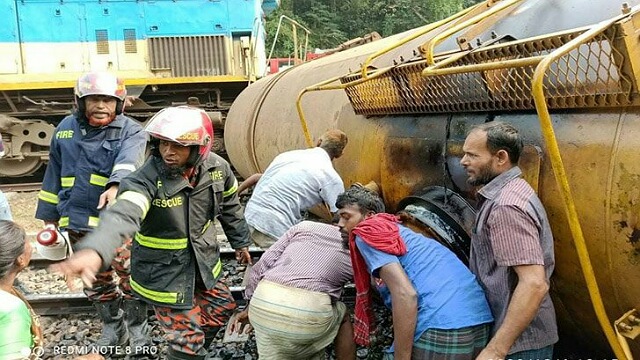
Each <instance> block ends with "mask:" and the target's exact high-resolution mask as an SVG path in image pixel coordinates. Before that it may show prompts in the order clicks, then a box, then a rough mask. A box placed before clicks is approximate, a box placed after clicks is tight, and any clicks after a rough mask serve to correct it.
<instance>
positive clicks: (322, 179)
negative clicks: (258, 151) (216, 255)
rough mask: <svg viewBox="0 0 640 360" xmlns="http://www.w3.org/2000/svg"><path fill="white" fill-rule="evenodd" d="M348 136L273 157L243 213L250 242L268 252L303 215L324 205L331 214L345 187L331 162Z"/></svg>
mask: <svg viewBox="0 0 640 360" xmlns="http://www.w3.org/2000/svg"><path fill="white" fill-rule="evenodd" d="M347 142H348V139H347V135H346V134H345V133H344V132H342V131H340V130H335V129H334V130H329V131H327V132H326V133H324V134H323V135H322V136H321V137H320V139H319V140H318V143H317V144H316V147H315V148H311V149H305V150H293V151H287V152H285V153H282V154H280V155H278V156H276V158H275V159H273V161H272V162H271V164H269V167H267V170H265V172H264V173H263V174H262V176H261V177H260V180H259V181H258V184H257V185H256V188H255V189H254V191H253V195H252V196H251V199H250V200H249V203H248V204H247V207H246V209H245V219H246V221H247V224H248V225H249V230H250V232H251V238H252V240H253V241H254V242H255V243H256V244H257V245H258V246H260V247H263V248H268V247H269V246H271V245H272V244H273V243H274V242H275V241H276V240H278V238H279V237H280V236H282V235H283V234H284V233H285V232H286V231H287V230H289V228H290V227H291V226H293V225H295V224H297V223H299V222H300V221H302V212H303V211H306V210H308V209H310V208H312V207H313V206H315V205H317V204H322V203H324V204H326V205H327V207H328V209H329V210H330V211H331V212H332V213H333V212H335V211H336V210H337V209H336V207H335V202H336V199H337V197H338V195H339V194H341V193H343V192H344V183H343V182H342V179H341V178H340V176H339V175H338V173H337V172H336V170H335V169H334V168H333V164H332V163H331V161H332V160H333V159H337V158H339V157H340V156H341V155H342V152H343V150H344V148H345V146H346V145H347Z"/></svg>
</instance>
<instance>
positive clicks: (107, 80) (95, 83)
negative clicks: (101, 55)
mask: <svg viewBox="0 0 640 360" xmlns="http://www.w3.org/2000/svg"><path fill="white" fill-rule="evenodd" d="M74 92H75V95H76V106H77V107H78V110H79V111H80V113H82V114H84V110H85V107H84V101H80V100H81V99H83V98H84V97H86V96H90V95H105V96H111V97H114V98H116V100H118V105H117V106H116V114H117V115H120V114H122V110H123V108H124V99H125V97H126V96H127V89H126V88H125V87H124V81H123V80H122V79H120V78H118V77H116V76H115V75H113V74H111V73H108V72H97V71H96V72H89V73H86V74H83V75H81V76H80V77H79V78H78V82H77V83H76V87H75V89H74Z"/></svg>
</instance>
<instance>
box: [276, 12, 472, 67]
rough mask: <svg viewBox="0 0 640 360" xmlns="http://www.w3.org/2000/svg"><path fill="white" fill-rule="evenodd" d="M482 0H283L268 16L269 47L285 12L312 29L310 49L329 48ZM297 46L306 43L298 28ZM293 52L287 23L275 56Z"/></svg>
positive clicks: (412, 24) (387, 32) (416, 23)
mask: <svg viewBox="0 0 640 360" xmlns="http://www.w3.org/2000/svg"><path fill="white" fill-rule="evenodd" d="M478 2H480V1H479V0H282V1H281V5H280V8H279V9H277V10H276V11H274V12H273V13H271V14H270V15H269V16H268V17H267V27H266V28H267V34H268V40H267V42H268V49H271V44H272V42H273V38H274V36H275V33H276V28H277V26H278V21H279V19H280V16H281V15H286V16H288V17H290V18H292V19H294V20H295V21H297V22H299V23H300V24H301V25H303V26H305V27H307V28H308V29H309V30H311V35H310V37H309V48H308V49H309V50H308V51H312V50H313V49H314V48H320V49H330V48H334V47H336V46H338V45H340V44H341V43H343V42H344V41H347V40H349V39H353V38H357V37H360V36H363V35H365V34H368V33H371V32H373V31H377V32H378V33H379V34H380V35H382V36H389V35H393V34H396V33H399V32H402V31H406V30H409V29H413V28H416V27H419V26H422V25H425V24H427V23H431V22H433V21H437V20H440V19H443V18H445V17H447V16H449V15H452V14H454V13H456V12H458V11H460V10H462V9H464V8H465V7H468V6H471V5H473V4H475V3H478ZM297 35H298V48H299V49H302V47H304V44H305V37H304V32H303V31H302V30H298V34H297ZM293 54H294V41H293V32H292V30H291V25H290V24H289V23H284V22H283V25H282V27H281V29H280V34H279V35H278V39H277V42H276V47H275V50H274V55H273V57H290V56H293Z"/></svg>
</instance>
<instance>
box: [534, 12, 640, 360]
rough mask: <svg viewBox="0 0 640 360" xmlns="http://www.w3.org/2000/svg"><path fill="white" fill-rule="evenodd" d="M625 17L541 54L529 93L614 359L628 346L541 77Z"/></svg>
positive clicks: (626, 356) (624, 356) (626, 353)
mask: <svg viewBox="0 0 640 360" xmlns="http://www.w3.org/2000/svg"><path fill="white" fill-rule="evenodd" d="M637 11H638V9H635V11H634V13H635V12H637ZM628 16H630V15H629V14H624V15H620V16H617V17H615V18H612V19H609V20H606V21H603V22H601V23H599V24H597V25H595V26H593V27H592V28H591V29H589V30H587V31H585V32H584V33H582V34H581V35H580V36H578V37H576V38H575V39H573V40H572V41H570V42H568V43H566V44H565V45H563V46H561V47H559V48H558V49H556V50H555V51H553V52H551V53H550V54H548V55H547V56H545V57H544V59H542V60H541V61H540V63H539V64H538V66H537V67H536V70H535V72H534V74H533V80H532V95H533V98H534V102H535V106H536V112H537V113H538V119H539V120H540V128H541V130H542V136H543V137H544V140H545V143H546V145H547V149H548V151H549V157H550V159H551V168H552V170H553V174H554V176H555V178H556V183H557V184H558V187H559V188H560V193H561V195H562V200H563V204H564V208H565V213H566V216H567V219H568V223H569V229H570V230H571V235H572V237H573V242H574V244H575V246H576V251H577V253H578V259H579V260H580V266H581V268H582V274H583V275H584V278H585V281H586V283H587V289H588V290H589V296H590V297H591V303H592V304H593V308H594V310H595V313H596V317H597V318H598V321H599V322H600V326H601V327H602V330H603V331H604V333H605V336H606V337H607V341H608V342H609V344H610V345H611V348H612V350H613V352H614V353H615V355H616V357H617V358H618V359H628V360H632V359H633V356H632V355H631V353H630V352H629V351H628V347H626V346H625V348H626V350H627V351H625V350H624V349H623V346H622V344H621V343H620V342H619V340H618V338H617V337H616V334H615V331H614V329H613V326H612V325H611V321H610V319H609V317H608V316H607V312H606V310H605V308H604V303H603V301H602V296H601V294H600V289H599V287H598V282H597V280H596V277H595V273H594V271H593V266H592V264H591V260H590V258H589V251H588V249H587V245H586V242H585V239H584V234H583V232H582V226H581V225H580V220H579V219H578V212H577V211H576V205H575V201H574V200H573V195H572V194H571V188H570V186H569V180H568V178H567V173H566V171H565V167H564V164H563V162H562V157H561V156H560V147H559V146H558V140H557V138H556V135H555V132H554V130H553V124H552V123H551V114H550V113H549V107H548V106H547V100H546V98H545V89H544V78H545V76H546V74H547V71H548V70H549V67H550V66H551V64H552V63H553V62H555V61H557V60H558V59H559V58H560V57H562V56H564V55H566V54H568V53H569V52H571V51H572V50H574V49H576V48H578V47H579V46H580V45H582V44H584V43H586V42H588V41H589V40H591V39H593V38H594V37H595V36H597V35H599V34H601V33H602V32H604V31H605V30H606V29H608V28H609V27H610V26H612V25H613V24H615V23H616V22H618V21H620V20H622V19H624V18H625V17H628ZM625 345H626V344H625Z"/></svg>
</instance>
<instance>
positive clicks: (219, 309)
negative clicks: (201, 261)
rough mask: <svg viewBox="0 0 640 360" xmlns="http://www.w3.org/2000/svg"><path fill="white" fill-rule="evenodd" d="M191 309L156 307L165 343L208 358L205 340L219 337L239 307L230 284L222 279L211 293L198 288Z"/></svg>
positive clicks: (182, 351)
mask: <svg viewBox="0 0 640 360" xmlns="http://www.w3.org/2000/svg"><path fill="white" fill-rule="evenodd" d="M193 299H194V300H193V306H192V308H191V309H173V308H170V307H164V306H155V305H154V306H153V309H154V311H155V313H156V318H157V319H158V322H159V323H160V326H162V328H163V330H164V333H165V340H167V342H168V343H169V346H170V347H171V348H172V349H173V350H174V351H177V352H180V353H184V354H188V355H200V356H203V355H206V354H207V349H205V346H204V345H205V337H207V338H210V337H213V336H215V333H217V331H218V330H219V329H220V328H221V327H223V326H225V324H226V323H227V321H228V320H229V318H230V317H231V315H232V314H233V311H234V310H235V308H236V303H235V300H234V299H233V296H232V295H231V291H230V290H229V288H228V287H227V285H226V284H225V283H224V282H223V281H222V280H218V283H217V284H216V286H215V287H214V288H213V289H211V290H206V289H203V288H202V287H200V286H196V290H195V294H194V297H193Z"/></svg>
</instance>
